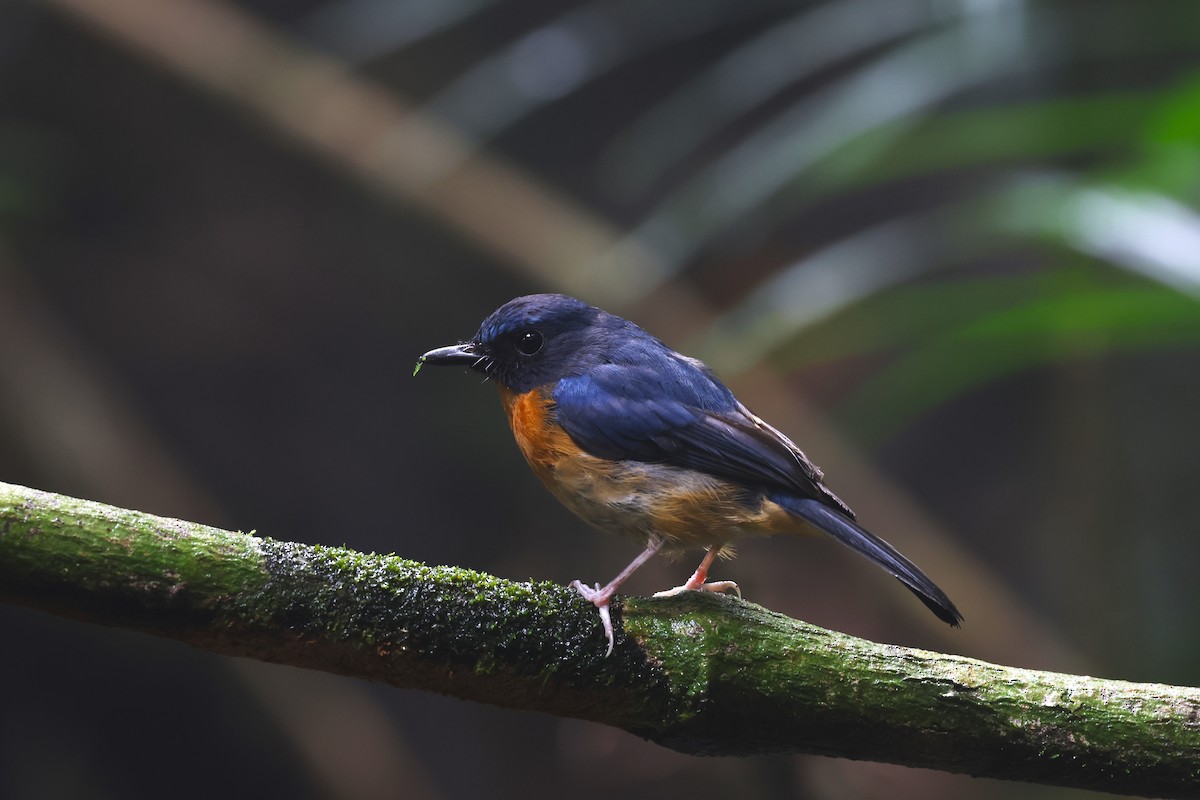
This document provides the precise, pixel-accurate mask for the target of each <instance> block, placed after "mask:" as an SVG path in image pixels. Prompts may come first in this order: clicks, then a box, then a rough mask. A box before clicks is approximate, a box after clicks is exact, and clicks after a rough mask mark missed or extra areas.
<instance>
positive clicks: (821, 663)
mask: <svg viewBox="0 0 1200 800" xmlns="http://www.w3.org/2000/svg"><path fill="white" fill-rule="evenodd" d="M0 600H5V601H7V602H12V603H20V604H24V605H29V606H34V607H37V608H42V609H45V610H48V611H53V612H55V613H59V614H64V615H68V616H72V617H76V618H79V619H85V620H89V621H92V622H98V623H102V624H108V625H120V626H124V627H128V628H133V629H137V630H143V631H147V632H150V633H154V634H158V635H163V636H170V637H173V638H176V639H180V640H182V641H186V642H190V643H192V644H195V645H198V646H200V647H205V648H207V649H210V650H214V651H218V652H222V653H230V654H235V655H241V656H248V657H252V658H259V659H263V660H267V661H275V662H281V663H288V664H294V665H298V666H305V667H311V668H314V669H322V670H327V671H330V672H337V673H341V674H344V675H352V676H356V677H361V678H367V679H370V680H377V681H383V682H386V683H390V684H392V685H395V686H403V687H411V688H419V689H426V690H431V691H437V692H442V693H445V694H450V695H454V696H457V697H463V698H468V699H473V700H479V701H483V702H489V703H494V704H497V705H502V706H508V707H514V708H526V709H535V710H540V711H545V712H548V713H552V714H558V715H563V716H573V717H579V718H583V719H589V720H595V721H597V722H603V723H607V724H610V725H615V726H618V727H621V728H624V729H626V730H629V731H631V732H633V733H636V734H638V735H641V736H644V737H646V738H648V739H652V740H654V741H657V742H660V743H662V744H664V745H666V746H668V747H673V748H675V749H678V750H681V751H684V752H690V753H711V754H727V755H734V754H750V753H764V752H806V753H822V754H826V755H834V756H843V757H848V758H862V759H871V760H879V761H890V762H894V763H900V764H909V765H913V766H923V767H931V768H935V769H944V770H950V771H956V772H965V773H968V774H972V775H980V776H989V777H997V778H1010V779H1017V780H1027V781H1036V782H1043V783H1051V784H1060V785H1065V786H1077V787H1083V788H1092V789H1101V790H1105V791H1109V792H1119V793H1129V794H1144V795H1168V796H1175V797H1200V690H1198V689H1190V688H1180V687H1170V686H1162V685H1157V684H1133V683H1125V682H1121V681H1109V680H1100V679H1095V678H1085V677H1080V676H1073V675H1059V674H1054V673H1046V672H1035V671H1030V670H1019V669H1012V668H1007V667H1001V666H996V665H993V664H988V663H985V662H981V661H976V660H973V659H968V658H962V657H958V656H948V655H942V654H937V653H929V652H925V651H920V650H913V649H909V648H903V647H895V646H889V645H881V644H876V643H873V642H867V641H864V640H861V639H856V638H854V637H851V636H846V635H843V634H838V633H834V632H831V631H827V630H823V629H821V628H817V627H815V626H812V625H808V624H806V623H803V622H797V621H795V620H791V619H788V618H786V617H783V616H781V615H779V614H774V613H772V612H770V611H767V610H766V609H763V608H760V607H758V606H755V605H753V604H750V603H745V602H742V601H740V600H736V599H733V598H728V597H724V596H716V595H711V594H708V593H703V592H697V593H689V594H688V595H685V596H680V597H675V598H665V599H645V598H637V599H633V598H630V599H628V600H626V601H625V602H624V604H618V605H617V606H616V608H615V609H614V610H615V612H616V613H615V618H616V619H615V621H616V623H617V632H618V635H617V649H616V651H615V652H614V654H613V656H612V657H611V658H604V653H605V643H604V637H603V633H602V632H601V630H600V627H599V624H598V620H597V616H596V613H595V609H594V608H593V607H592V606H591V604H590V603H587V602H585V601H584V600H582V599H581V598H580V597H579V596H578V595H577V594H575V593H574V592H572V591H570V590H568V589H566V588H564V587H561V586H556V585H552V584H546V583H514V582H511V581H505V580H501V579H499V578H495V577H492V576H490V575H485V574H482V573H478V572H473V571H471V570H465V569H458V568H454V567H429V566H425V565H423V564H418V563H414V562H412V561H407V560H404V559H401V558H397V557H395V556H380V555H372V554H363V553H357V552H354V551H351V550H347V549H344V548H334V547H317V546H310V545H300V544H294V543H289V542H281V541H275V540H271V539H265V538H258V537H254V536H250V535H246V534H241V533H233V532H229V531H223V530H220V529H217V528H211V527H208V526H204V525H199V524H196V523H191V522H182V521H179V520H172V519H165V518H162V517H156V516H152V515H148V514H142V513H139V512H135V511H128V510H123V509H118V508H113V507H111V506H105V505H101V504H98V503H92V502H88V501H84V500H76V499H74V498H69V497H64V496H62V495H54V494H49V493H46V492H39V491H35V490H32V489H26V488H23V487H19V486H13V485H10V484H0Z"/></svg>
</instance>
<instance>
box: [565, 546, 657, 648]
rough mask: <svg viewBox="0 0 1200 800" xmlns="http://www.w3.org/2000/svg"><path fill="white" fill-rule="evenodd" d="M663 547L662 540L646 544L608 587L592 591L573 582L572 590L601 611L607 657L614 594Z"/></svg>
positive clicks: (610, 636)
mask: <svg viewBox="0 0 1200 800" xmlns="http://www.w3.org/2000/svg"><path fill="white" fill-rule="evenodd" d="M662 546H663V540H662V539H651V540H650V541H649V542H648V543H647V544H646V549H645V550H643V551H642V552H640V553H638V557H637V558H635V559H634V560H633V561H630V562H629V566H628V567H626V568H625V569H623V570H621V573H620V574H619V575H617V577H615V578H613V579H612V580H611V581H609V582H608V585H606V586H605V587H604V588H601V587H600V584H598V583H597V584H596V588H594V589H591V588H588V586H586V585H585V584H584V583H583V582H581V581H572V582H571V588H573V589H575V590H576V591H577V592H579V593H580V594H581V595H583V596H584V597H585V598H587V599H588V600H591V601H592V603H593V604H595V606H596V608H597V609H598V610H599V611H600V622H601V623H602V624H603V625H604V635H605V636H607V637H608V652H607V653H605V654H604V655H605V657H608V656H611V655H612V651H613V626H612V617H611V616H610V614H609V611H608V604H609V603H610V602H612V596H613V594H615V593H616V591H617V588H618V587H619V586H620V585H621V584H622V583H624V582H625V580H626V579H627V578H628V577H629V576H630V575H632V574H633V573H634V572H636V571H637V568H638V567H640V566H641V565H642V564H645V563H646V562H647V561H649V560H650V559H651V558H653V557H654V554H655V553H657V552H658V551H659V548H661V547H662Z"/></svg>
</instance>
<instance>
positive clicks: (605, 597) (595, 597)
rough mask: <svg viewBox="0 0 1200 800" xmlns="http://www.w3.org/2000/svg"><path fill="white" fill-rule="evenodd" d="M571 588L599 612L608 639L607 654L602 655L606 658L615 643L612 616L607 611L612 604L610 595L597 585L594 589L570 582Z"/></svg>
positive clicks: (577, 582)
mask: <svg viewBox="0 0 1200 800" xmlns="http://www.w3.org/2000/svg"><path fill="white" fill-rule="evenodd" d="M571 588H572V589H574V590H575V591H577V592H579V593H580V594H581V595H583V597H584V599H586V600H589V601H591V603H592V604H593V605H595V606H596V610H597V611H599V612H600V623H601V624H602V625H603V626H604V635H605V637H606V638H607V639H608V652H606V653H605V654H604V657H605V658H608V657H609V656H611V655H612V651H613V643H614V641H615V637H614V636H613V624H612V614H611V613H610V612H609V610H608V606H609V603H611V602H612V593H611V592H605V591H604V589H601V588H600V584H598V583H597V584H596V585H595V588H591V587H589V586H588V585H587V584H586V583H583V582H582V581H572V582H571Z"/></svg>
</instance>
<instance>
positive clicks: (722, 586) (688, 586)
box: [654, 581, 742, 597]
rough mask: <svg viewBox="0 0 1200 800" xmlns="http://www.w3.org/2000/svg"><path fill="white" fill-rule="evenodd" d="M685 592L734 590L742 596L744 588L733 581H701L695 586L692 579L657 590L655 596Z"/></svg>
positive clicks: (667, 595)
mask: <svg viewBox="0 0 1200 800" xmlns="http://www.w3.org/2000/svg"><path fill="white" fill-rule="evenodd" d="M684 592H733V593H734V594H736V595H737V596H738V597H741V596H742V590H741V589H740V588H738V585H737V584H736V583H734V582H733V581H712V582H710V583H700V584H698V585H695V586H693V585H692V582H691V581H688V582H687V583H685V584H683V585H682V586H676V587H675V588H674V589H664V590H663V591H661V592H655V593H654V596H655V597H674V596H675V595H677V594H683V593H684Z"/></svg>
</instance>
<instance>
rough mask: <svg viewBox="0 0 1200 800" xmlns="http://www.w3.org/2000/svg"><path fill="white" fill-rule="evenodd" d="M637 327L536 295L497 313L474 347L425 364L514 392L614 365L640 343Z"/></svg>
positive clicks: (561, 298) (429, 356)
mask: <svg viewBox="0 0 1200 800" xmlns="http://www.w3.org/2000/svg"><path fill="white" fill-rule="evenodd" d="M642 338H644V339H646V340H648V341H649V342H653V343H654V344H656V345H657V344H658V341H657V340H656V339H653V338H652V337H650V336H649V334H647V333H645V332H644V331H643V330H642V329H641V328H638V327H637V326H636V325H634V324H633V323H631V322H629V321H627V320H624V319H621V318H620V317H617V316H614V315H612V314H609V313H607V312H605V311H601V310H600V309H598V308H596V307H595V306H589V305H588V304H587V303H584V302H583V301H582V300H576V299H575V298H574V297H568V296H566V295H562V294H531V295H526V296H524V297H518V298H516V299H514V300H510V301H508V302H507V303H505V304H504V305H502V306H500V308H498V309H496V310H495V311H493V312H492V313H491V314H490V315H489V316H488V318H487V319H485V320H484V321H483V324H482V325H480V326H479V331H478V332H477V333H476V334H475V336H474V338H473V339H471V340H470V341H469V342H463V343H461V344H457V345H452V346H450V347H439V348H438V349H436V350H431V351H429V352H428V353H426V354H425V355H423V356H421V361H420V362H419V363H418V366H419V365H420V364H422V363H426V362H427V363H430V364H466V365H468V366H470V367H471V368H472V369H474V370H476V371H478V372H482V373H483V374H484V375H487V376H488V377H490V378H493V379H494V380H496V381H498V382H499V383H501V384H502V385H504V386H506V387H508V388H509V389H512V390H513V391H514V392H517V393H522V392H527V391H529V390H530V389H533V388H535V387H538V386H544V385H546V384H549V383H554V382H555V381H558V380H561V379H562V378H566V377H571V376H574V375H579V374H580V373H582V372H583V371H584V370H585V369H587V368H588V367H589V366H592V365H595V364H603V363H609V362H611V361H612V359H613V358H614V357H615V356H616V354H617V353H618V352H619V351H620V350H622V349H624V348H626V347H628V346H629V345H630V344H631V343H633V342H637V341H638V340H640V339H642Z"/></svg>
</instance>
